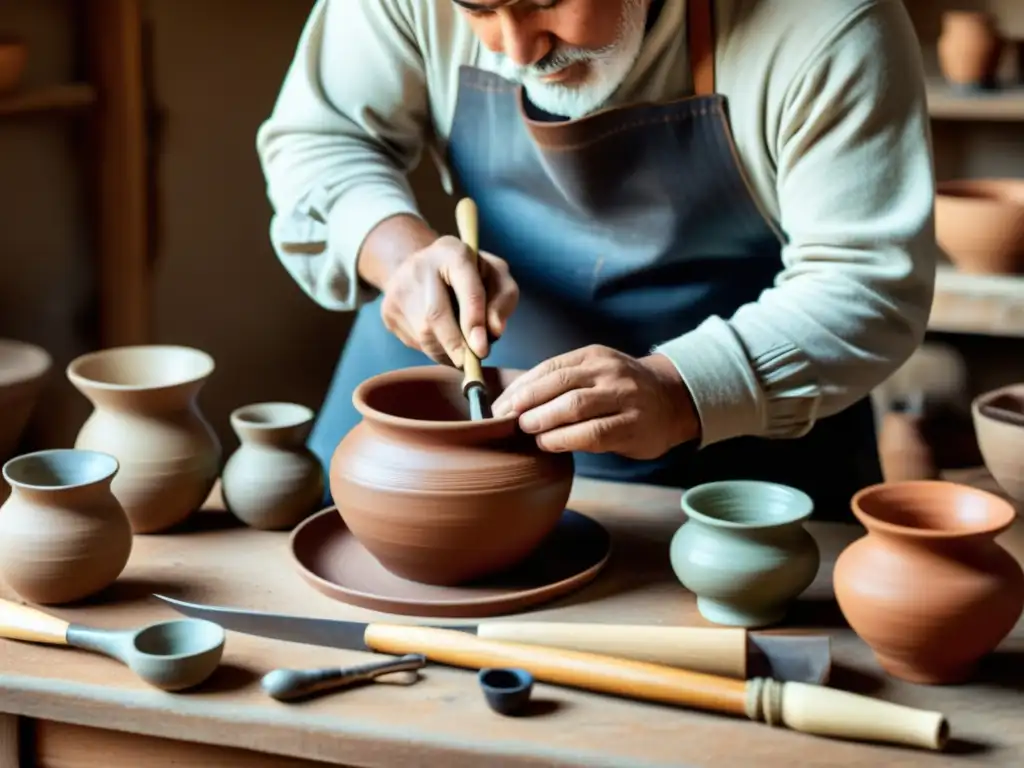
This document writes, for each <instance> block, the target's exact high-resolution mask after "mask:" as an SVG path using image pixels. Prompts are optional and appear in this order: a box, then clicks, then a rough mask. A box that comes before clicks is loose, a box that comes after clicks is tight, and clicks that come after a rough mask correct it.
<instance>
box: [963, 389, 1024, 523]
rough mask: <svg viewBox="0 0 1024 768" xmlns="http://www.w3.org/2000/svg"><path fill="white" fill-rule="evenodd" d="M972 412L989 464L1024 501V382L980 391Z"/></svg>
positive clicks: (1016, 497)
mask: <svg viewBox="0 0 1024 768" xmlns="http://www.w3.org/2000/svg"><path fill="white" fill-rule="evenodd" d="M971 416H972V418H973V419H974V432H975V434H976V435H977V437H978V447H979V448H980V449H981V456H982V459H983V460H984V462H985V468H986V469H987V470H988V472H989V474H990V475H992V477H993V478H994V479H995V481H996V482H997V483H998V484H999V487H1000V488H1002V489H1003V491H1005V492H1006V494H1007V495H1008V496H1010V497H1011V498H1012V499H1014V500H1016V501H1017V502H1021V503H1024V384H1010V385H1008V386H1005V387H999V388H998V389H994V390H991V391H989V392H985V393H983V394H981V395H978V396H977V397H976V398H975V399H974V402H973V403H972V404H971Z"/></svg>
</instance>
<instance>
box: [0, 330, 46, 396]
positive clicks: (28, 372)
mask: <svg viewBox="0 0 1024 768" xmlns="http://www.w3.org/2000/svg"><path fill="white" fill-rule="evenodd" d="M5 349H7V350H14V354H15V357H16V358H17V359H18V360H20V361H23V362H24V361H26V360H27V361H29V362H30V363H31V365H30V367H28V368H27V369H24V370H21V371H15V375H14V376H12V377H10V378H7V377H5V376H3V375H2V374H0V388H3V387H10V386H14V385H16V384H24V383H26V382H29V381H34V380H37V379H41V378H42V377H43V376H45V375H46V374H47V373H49V372H50V369H51V368H53V355H51V354H50V353H49V352H48V351H47V350H46V349H44V348H43V347H41V346H39V345H38V344H33V343H32V342H30V341H22V340H20V339H0V353H2V352H3V351H4V350H5Z"/></svg>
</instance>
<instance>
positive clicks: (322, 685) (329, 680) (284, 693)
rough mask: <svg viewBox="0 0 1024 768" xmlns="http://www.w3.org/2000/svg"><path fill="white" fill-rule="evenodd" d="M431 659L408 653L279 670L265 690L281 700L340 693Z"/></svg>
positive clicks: (266, 680)
mask: <svg viewBox="0 0 1024 768" xmlns="http://www.w3.org/2000/svg"><path fill="white" fill-rule="evenodd" d="M426 664H427V657H426V656H424V655H423V654H421V653H408V654H406V655H405V656H399V657H398V658H397V659H388V660H386V661H374V662H371V663H369V664H360V665H358V666H354V667H323V668H321V669H275V670H273V671H272V672H268V673H267V674H265V675H264V676H263V680H262V681H261V685H262V686H263V691H264V692H265V693H266V694H267V695H268V696H270V697H272V698H275V699H277V700H278V701H290V700H292V699H299V698H305V697H306V696H309V695H310V694H313V693H321V692H324V691H330V690H336V689H338V688H344V687H347V686H350V685H355V684H356V683H363V682H368V681H370V680H373V679H374V678H376V677H380V676H381V675H389V674H391V673H393V672H411V671H413V670H417V669H421V668H422V667H424V666H426Z"/></svg>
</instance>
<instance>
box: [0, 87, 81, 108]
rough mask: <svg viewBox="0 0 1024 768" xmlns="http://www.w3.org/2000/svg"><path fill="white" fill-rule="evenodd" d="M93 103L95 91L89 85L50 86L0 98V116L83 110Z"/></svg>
mask: <svg viewBox="0 0 1024 768" xmlns="http://www.w3.org/2000/svg"><path fill="white" fill-rule="evenodd" d="M95 103H96V89H95V88H93V87H92V86H91V85H88V84H84V83H83V84H78V83H72V84H69V85H51V86H48V87H43V88H32V89H29V90H26V91H19V92H18V93H15V94H11V95H10V96H0V116H11V115H28V114H34V113H40V112H63V111H67V110H76V109H85V108H87V107H91V106H92V105H93V104H95Z"/></svg>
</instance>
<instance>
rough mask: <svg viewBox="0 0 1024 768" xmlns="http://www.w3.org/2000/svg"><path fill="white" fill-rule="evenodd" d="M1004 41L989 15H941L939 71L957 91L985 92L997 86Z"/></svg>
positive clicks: (953, 12)
mask: <svg viewBox="0 0 1024 768" xmlns="http://www.w3.org/2000/svg"><path fill="white" fill-rule="evenodd" d="M1003 47H1004V41H1003V39H1002V36H1001V35H1000V33H999V29H998V26H997V24H996V20H995V17H994V16H992V14H990V13H984V12H974V11H948V12H946V13H944V14H942V32H941V34H940V35H939V41H938V48H937V50H938V55H939V67H940V68H941V69H942V74H943V76H944V77H945V78H946V80H947V81H948V82H949V83H950V84H951V85H954V86H956V87H959V88H966V89H974V88H979V89H987V88H992V87H994V86H995V85H996V73H997V71H998V69H999V60H1000V59H1001V58H1002V53H1003Z"/></svg>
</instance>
